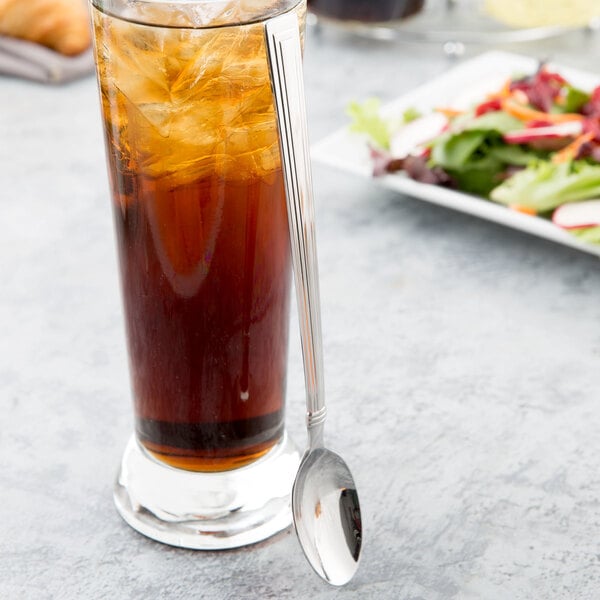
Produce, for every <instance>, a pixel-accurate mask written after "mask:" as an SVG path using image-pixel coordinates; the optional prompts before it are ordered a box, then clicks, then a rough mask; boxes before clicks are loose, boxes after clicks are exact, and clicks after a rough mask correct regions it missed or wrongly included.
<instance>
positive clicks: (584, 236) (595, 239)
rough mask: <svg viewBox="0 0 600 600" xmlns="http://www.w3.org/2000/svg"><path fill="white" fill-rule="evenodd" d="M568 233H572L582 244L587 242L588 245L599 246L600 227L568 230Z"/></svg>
mask: <svg viewBox="0 0 600 600" xmlns="http://www.w3.org/2000/svg"><path fill="white" fill-rule="evenodd" d="M569 233H572V234H573V235H574V236H575V237H577V238H579V239H580V240H581V241H582V242H587V243H588V244H600V227H581V228H580V229H570V230H569Z"/></svg>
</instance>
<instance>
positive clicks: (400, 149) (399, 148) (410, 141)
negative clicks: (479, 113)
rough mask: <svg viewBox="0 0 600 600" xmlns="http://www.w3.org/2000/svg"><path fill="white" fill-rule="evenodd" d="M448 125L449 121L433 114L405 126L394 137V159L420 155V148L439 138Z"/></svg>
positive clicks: (392, 148)
mask: <svg viewBox="0 0 600 600" xmlns="http://www.w3.org/2000/svg"><path fill="white" fill-rule="evenodd" d="M447 125H448V119H447V118H446V117H445V116H444V115H442V114H441V113H437V112H433V113H430V114H428V115H425V116H424V117H419V118H418V119H415V120H414V121H410V123H407V124H406V125H403V126H402V127H401V128H400V129H399V130H398V131H397V132H396V133H395V134H394V137H392V140H391V144H390V145H391V148H390V150H391V153H392V156H393V157H394V158H405V157H406V156H408V155H409V154H419V150H420V148H419V147H420V146H422V145H423V144H425V143H427V142H429V141H431V140H432V139H433V138H434V137H436V136H438V135H439V134H440V133H442V131H444V128H445V127H446V126H447Z"/></svg>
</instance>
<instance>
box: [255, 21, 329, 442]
mask: <svg viewBox="0 0 600 600" xmlns="http://www.w3.org/2000/svg"><path fill="white" fill-rule="evenodd" d="M265 35H266V43H267V53H268V56H269V65H270V69H271V81H272V85H273V91H274V96H275V109H276V113H277V122H278V125H279V137H280V149H281V161H282V168H283V174H284V180H285V190H286V198H287V213H288V224H289V228H290V241H291V247H292V265H293V269H294V280H295V284H296V298H297V303H298V314H299V318H300V339H301V343H302V355H303V359H304V377H305V381H306V409H307V426H308V430H309V444H310V446H311V448H312V447H317V446H319V445H322V436H323V422H324V421H325V414H326V410H325V395H324V384H323V350H322V348H323V344H322V340H321V309H320V306H319V274H318V268H317V248H316V241H315V225H314V208H313V187H312V175H311V168H310V154H309V144H308V132H307V127H306V106H305V100H304V82H303V77H302V52H301V48H300V33H299V27H298V18H297V17H296V15H295V14H294V13H293V12H289V13H286V14H284V15H281V16H278V17H275V18H273V19H270V20H269V21H267V22H266V24H265Z"/></svg>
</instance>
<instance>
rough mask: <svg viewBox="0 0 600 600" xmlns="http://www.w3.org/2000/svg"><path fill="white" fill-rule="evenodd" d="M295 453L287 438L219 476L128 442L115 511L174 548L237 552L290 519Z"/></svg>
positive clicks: (116, 493) (295, 465)
mask: <svg viewBox="0 0 600 600" xmlns="http://www.w3.org/2000/svg"><path fill="white" fill-rule="evenodd" d="M299 464H300V452H299V451H298V449H297V448H296V447H295V445H294V444H293V443H292V442H291V441H290V439H289V438H288V436H287V434H284V435H283V437H282V439H281V440H280V441H279V443H278V444H277V445H276V446H275V447H274V448H273V449H272V450H270V451H269V452H268V453H267V454H266V455H265V456H263V457H262V458H260V459H259V460H257V461H256V462H254V463H252V464H250V465H248V466H246V467H242V468H240V469H235V470H233V471H222V472H218V473H195V472H192V471H184V470H180V469H174V468H173V467H170V466H168V465H165V464H162V463H160V462H158V461H157V460H156V459H154V458H152V457H151V456H150V455H149V454H148V453H147V452H146V451H145V450H144V449H143V448H142V447H141V446H140V444H139V443H138V441H137V440H136V438H135V435H134V436H132V437H131V439H130V440H129V443H128V444H127V447H126V448H125V453H124V455H123V459H122V461H121V469H120V471H119V475H118V477H117V481H116V483H115V487H114V500H115V504H116V506H117V510H118V511H119V513H120V515H121V516H122V517H123V519H125V521H126V522H127V523H128V524H129V525H131V527H133V528H134V529H135V530H137V531H139V532H140V533H142V534H144V535H146V536H148V537H149V538H152V539H153V540H157V541H159V542H163V543H165V544H170V545H171V546H179V547H181V548H193V549H198V550H223V549H227V548H237V547H239V546H246V545H248V544H254V543H255V542H259V541H261V540H264V539H266V538H268V537H270V536H272V535H274V534H275V533H277V532H279V531H281V530H283V529H285V528H286V527H288V526H289V525H290V523H291V522H292V512H291V492H292V485H293V483H294V478H295V476H296V471H297V470H298V466H299Z"/></svg>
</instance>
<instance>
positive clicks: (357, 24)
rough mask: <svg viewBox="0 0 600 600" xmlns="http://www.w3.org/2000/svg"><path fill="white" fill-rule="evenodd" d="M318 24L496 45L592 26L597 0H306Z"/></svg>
mask: <svg viewBox="0 0 600 600" xmlns="http://www.w3.org/2000/svg"><path fill="white" fill-rule="evenodd" d="M308 4H309V7H310V9H311V11H312V13H313V15H314V17H315V18H316V19H317V21H318V22H319V23H323V24H325V25H327V24H329V23H331V24H335V25H336V26H338V27H342V28H346V29H349V30H351V31H353V32H354V33H358V34H361V35H366V36H368V37H373V38H377V39H390V40H393V39H403V40H405V41H423V42H459V43H483V44H498V43H511V42H523V41H529V40H540V39H545V38H549V37H552V36H556V35H560V34H561V33H565V32H568V31H570V30H572V29H576V28H584V27H591V28H597V27H598V25H599V23H600V1H599V0H308Z"/></svg>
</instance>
